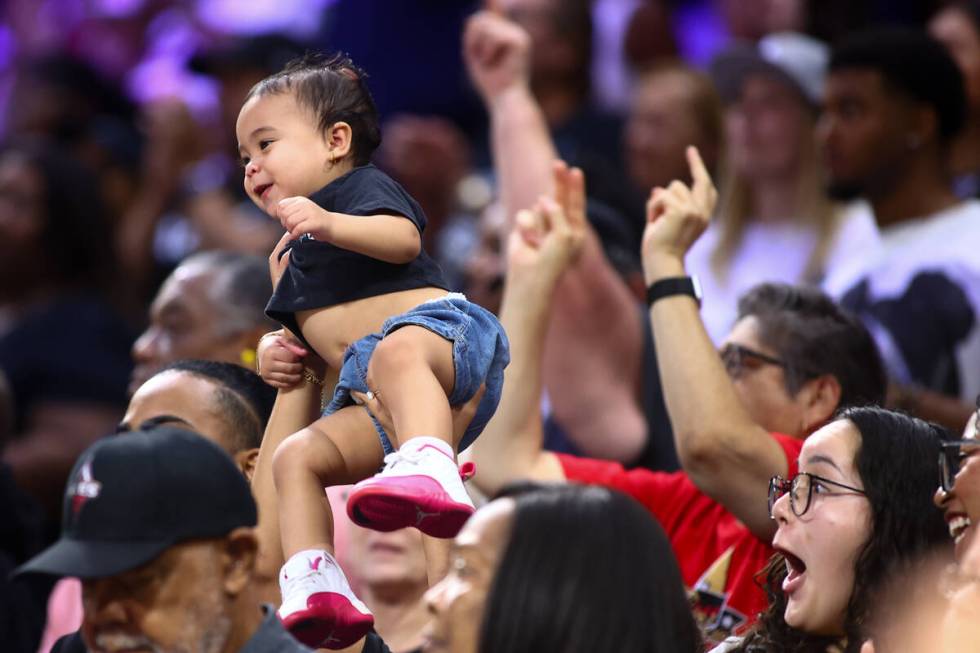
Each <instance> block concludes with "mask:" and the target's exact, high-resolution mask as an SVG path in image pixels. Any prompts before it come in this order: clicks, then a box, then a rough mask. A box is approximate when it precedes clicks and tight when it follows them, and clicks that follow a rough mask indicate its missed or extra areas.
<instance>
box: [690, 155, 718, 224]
mask: <svg viewBox="0 0 980 653" xmlns="http://www.w3.org/2000/svg"><path fill="white" fill-rule="evenodd" d="M687 162H688V165H689V166H690V167H691V179H692V181H693V183H692V184H691V194H692V195H693V196H694V198H695V199H696V200H697V201H698V203H699V204H701V206H702V207H703V208H704V209H705V210H707V211H708V212H711V211H713V210H714V201H715V197H716V196H715V195H714V192H713V191H714V188H715V187H714V184H713V183H712V181H711V175H710V174H708V169H707V168H706V167H705V165H704V161H703V160H702V159H701V153H700V152H698V148H696V147H694V146H693V145H691V146H688V148H687Z"/></svg>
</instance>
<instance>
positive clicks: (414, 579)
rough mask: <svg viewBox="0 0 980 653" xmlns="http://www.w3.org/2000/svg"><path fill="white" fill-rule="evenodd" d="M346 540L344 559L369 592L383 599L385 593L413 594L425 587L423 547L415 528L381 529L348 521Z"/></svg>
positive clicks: (425, 572)
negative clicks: (347, 545) (369, 527)
mask: <svg viewBox="0 0 980 653" xmlns="http://www.w3.org/2000/svg"><path fill="white" fill-rule="evenodd" d="M349 543H350V548H349V551H350V553H349V557H348V559H347V563H348V565H349V566H352V567H353V570H352V571H353V576H355V577H356V578H357V579H358V580H359V581H360V582H361V585H362V586H367V588H368V589H369V591H370V593H371V595H374V596H378V597H381V598H382V600H383V598H384V597H385V595H393V596H404V595H412V594H413V593H415V592H419V590H424V589H425V588H427V587H428V585H429V577H428V572H427V570H426V566H425V550H424V549H423V547H422V534H421V533H420V532H419V531H418V530H416V529H414V528H403V529H400V530H397V531H392V532H390V533H380V532H378V531H371V530H367V529H365V528H361V527H360V526H357V525H355V524H351V525H350V532H349ZM419 595H420V594H419Z"/></svg>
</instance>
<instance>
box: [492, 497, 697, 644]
mask: <svg viewBox="0 0 980 653" xmlns="http://www.w3.org/2000/svg"><path fill="white" fill-rule="evenodd" d="M499 496H507V497H511V498H513V499H514V502H515V504H516V505H515V510H514V518H513V523H512V526H511V534H510V540H509V542H508V544H507V548H506V550H505V551H504V553H503V555H502V557H501V560H500V566H499V567H498V569H497V573H496V576H495V578H494V581H493V585H492V586H491V589H490V594H489V596H488V598H487V604H486V608H485V611H484V617H483V625H482V627H481V632H480V645H479V648H478V650H479V651H480V653H532V652H533V653H540V652H541V651H561V652H562V653H603V652H606V651H608V652H609V653H620V652H622V651H631V652H637V653H639V652H643V653H654V652H660V651H670V652H671V653H674V652H680V653H690V652H694V651H702V650H703V645H702V642H701V637H700V634H699V632H698V629H697V626H696V624H695V622H694V617H693V616H692V615H691V609H690V605H689V603H688V600H687V598H686V596H685V593H684V585H683V582H682V581H681V575H680V570H679V569H678V567H677V561H676V560H675V559H674V554H673V552H672V551H671V548H670V544H669V543H668V541H667V537H666V535H664V532H663V529H661V527H660V525H659V524H657V522H656V521H655V520H654V519H653V518H652V517H651V516H650V514H649V513H648V512H647V511H646V510H644V509H643V508H642V507H641V506H640V505H639V504H638V503H636V502H635V501H634V500H632V499H630V498H629V497H627V496H625V495H622V494H619V493H618V492H615V491H612V490H609V489H606V488H601V487H584V486H579V485H564V484H562V485H554V486H547V485H546V486H541V485H529V484H522V485H519V486H512V487H510V488H508V489H505V490H504V492H502V493H501V495H498V497H499Z"/></svg>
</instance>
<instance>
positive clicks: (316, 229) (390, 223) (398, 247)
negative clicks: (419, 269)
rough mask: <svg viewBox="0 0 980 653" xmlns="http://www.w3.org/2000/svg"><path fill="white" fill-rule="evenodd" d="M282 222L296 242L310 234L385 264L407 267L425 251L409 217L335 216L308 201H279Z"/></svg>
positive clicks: (339, 214) (289, 198)
mask: <svg viewBox="0 0 980 653" xmlns="http://www.w3.org/2000/svg"><path fill="white" fill-rule="evenodd" d="M279 222H281V223H282V226H283V227H284V228H285V229H286V230H287V231H288V232H289V234H290V236H291V237H292V238H293V239H296V238H299V237H300V236H302V235H303V234H307V233H308V234H311V235H312V236H313V237H314V238H316V239H317V240H320V241H323V242H327V243H330V244H332V245H336V246H337V247H340V248H342V249H347V250H350V251H352V252H357V253H358V254H363V255H365V256H370V257H371V258H376V259H378V260H381V261H385V262H386V263H408V262H410V261H412V260H414V259H415V257H416V256H418V255H419V251H420V250H421V249H422V236H421V234H419V230H418V227H416V226H415V223H413V222H412V221H411V220H409V219H408V218H406V217H403V216H400V215H347V214H344V213H334V212H333V211H327V210H325V209H322V208H320V207H319V206H317V204H316V203H315V202H313V201H312V200H310V199H309V198H306V197H287V198H286V199H283V200H280V201H279Z"/></svg>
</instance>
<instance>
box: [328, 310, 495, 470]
mask: <svg viewBox="0 0 980 653" xmlns="http://www.w3.org/2000/svg"><path fill="white" fill-rule="evenodd" d="M408 325H415V326H420V327H423V328H425V329H428V330H429V331H431V332H432V333H435V334H436V335H439V336H442V337H443V338H445V339H446V340H448V341H450V342H452V343H453V367H454V368H455V373H456V383H455V386H454V387H453V392H452V394H451V395H450V396H449V405H450V406H458V405H460V404H465V403H466V402H467V401H469V400H470V399H471V398H472V397H473V395H474V394H476V391H477V390H479V389H480V386H481V385H484V384H485V385H486V392H485V393H484V395H483V399H481V400H480V405H479V406H478V407H477V411H476V415H474V417H473V421H472V422H470V426H469V428H467V429H466V433H465V434H464V435H463V439H462V441H461V442H460V444H459V450H460V451H462V450H463V449H465V448H466V447H468V446H470V445H471V444H472V443H473V441H474V440H476V438H477V436H478V435H480V433H481V432H482V431H483V428H484V427H485V426H486V425H487V422H489V421H490V418H491V417H493V413H494V411H495V410H497V404H498V403H500V393H501V390H502V388H503V385H504V368H505V367H506V366H507V363H509V362H510V350H509V344H508V342H507V335H506V334H505V333H504V329H503V327H502V326H501V325H500V322H499V321H498V320H497V318H496V316H495V315H494V314H493V313H491V312H490V311H488V310H486V309H484V308H482V307H480V306H478V305H476V304H473V303H471V302H469V301H467V300H466V297H464V296H463V295H461V294H459V293H450V294H448V295H446V296H445V297H441V298H439V299H434V300H432V301H428V302H425V303H423V304H419V305H418V306H416V307H415V308H413V309H412V310H410V311H407V312H405V313H402V314H400V315H395V316H394V317H391V318H389V319H387V320H386V321H385V323H384V324H383V325H381V331H380V332H379V333H372V334H371V335H369V336H365V337H364V338H361V339H360V340H358V341H357V342H355V343H354V344H352V345H351V346H350V347H348V348H347V351H346V352H345V353H344V365H343V367H342V368H341V370H340V380H339V381H338V382H337V389H336V390H335V391H334V395H333V399H332V400H331V401H330V403H329V404H328V405H327V407H326V408H325V409H324V411H323V414H324V416H326V415H329V414H331V413H333V412H335V411H337V410H340V409H341V408H343V407H345V406H349V405H351V404H353V403H354V400H353V399H352V398H351V392H352V391H355V392H367V391H368V387H367V369H368V363H369V362H370V361H371V354H372V353H374V348H375V347H377V346H378V343H379V342H381V339H382V338H384V337H385V336H387V335H388V334H389V333H391V332H392V331H395V330H397V329H399V328H401V327H403V326H408ZM372 420H373V421H374V428H375V429H377V431H378V436H379V437H380V438H381V445H382V446H383V447H384V451H385V454H389V453H391V452H393V451H394V450H395V448H394V447H393V446H392V444H391V440H389V439H388V435H387V434H386V433H385V431H384V429H383V428H382V427H381V424H379V423H378V421H377V420H375V419H374V418H373V417H372Z"/></svg>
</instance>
